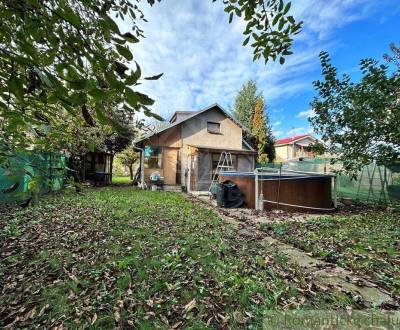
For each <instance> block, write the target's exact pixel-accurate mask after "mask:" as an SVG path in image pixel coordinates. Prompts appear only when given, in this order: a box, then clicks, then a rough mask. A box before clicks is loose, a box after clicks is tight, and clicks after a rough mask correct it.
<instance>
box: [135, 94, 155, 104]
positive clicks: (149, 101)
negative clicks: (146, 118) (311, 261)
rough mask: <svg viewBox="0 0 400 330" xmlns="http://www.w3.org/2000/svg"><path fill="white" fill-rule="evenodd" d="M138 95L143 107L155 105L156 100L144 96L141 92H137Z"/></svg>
mask: <svg viewBox="0 0 400 330" xmlns="http://www.w3.org/2000/svg"><path fill="white" fill-rule="evenodd" d="M136 95H137V96H138V97H139V102H140V103H141V104H143V105H153V104H154V100H153V99H151V98H150V97H148V96H147V95H146V94H142V93H139V92H136Z"/></svg>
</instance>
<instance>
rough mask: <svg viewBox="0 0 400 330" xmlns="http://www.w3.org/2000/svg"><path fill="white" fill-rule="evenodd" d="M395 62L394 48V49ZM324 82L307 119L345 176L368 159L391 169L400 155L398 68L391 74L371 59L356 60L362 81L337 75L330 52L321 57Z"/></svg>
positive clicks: (392, 60)
mask: <svg viewBox="0 0 400 330" xmlns="http://www.w3.org/2000/svg"><path fill="white" fill-rule="evenodd" d="M392 49H393V51H394V55H393V57H387V58H388V59H389V58H390V59H391V61H390V62H392V63H395V64H396V62H395V59H396V56H397V58H399V52H396V50H397V49H398V48H397V47H392ZM320 60H321V66H322V73H323V78H324V79H323V80H322V81H320V80H318V81H315V82H314V87H315V88H316V90H317V92H318V96H317V97H316V98H315V99H314V100H313V102H312V107H313V110H314V112H315V116H314V117H312V118H311V119H310V121H311V124H312V125H313V128H314V130H315V132H316V133H318V134H320V135H321V137H322V140H323V141H326V142H327V143H328V151H329V152H330V153H332V154H333V155H335V156H336V158H335V159H334V160H333V161H336V160H339V161H341V162H342V164H343V169H344V171H346V172H347V173H349V174H351V175H353V176H356V175H357V173H358V171H359V170H360V169H361V168H362V167H363V166H364V165H367V164H369V163H371V162H372V161H376V162H378V163H379V164H384V165H390V164H391V163H393V162H394V161H396V160H398V159H399V157H400V129H399V127H400V67H397V68H395V69H394V72H393V73H392V72H391V71H390V70H389V67H388V65H383V64H378V62H377V61H375V60H373V59H363V60H361V61H360V69H361V72H362V77H361V80H360V81H359V82H357V83H354V82H352V81H351V80H350V76H349V75H347V74H345V75H343V77H342V78H339V77H338V76H337V69H336V68H335V67H333V66H332V64H331V61H330V58H329V54H328V53H326V52H322V53H321V54H320Z"/></svg>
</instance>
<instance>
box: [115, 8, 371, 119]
mask: <svg viewBox="0 0 400 330" xmlns="http://www.w3.org/2000/svg"><path fill="white" fill-rule="evenodd" d="M375 4H376V1H374V0H332V1H321V0H298V1H294V2H293V14H294V16H295V17H296V18H298V19H301V20H303V21H304V29H303V32H302V33H301V34H300V35H299V36H298V37H297V38H296V40H295V49H294V50H295V53H294V55H292V56H290V57H289V58H287V61H286V63H285V65H284V66H281V65H280V64H277V63H272V62H270V63H268V65H267V66H265V65H264V62H263V61H258V62H255V63H254V62H253V61H252V49H250V47H243V46H242V41H243V39H244V37H243V35H242V31H243V27H244V26H243V21H242V20H239V19H234V21H233V23H232V25H229V24H228V22H227V21H228V17H227V15H226V13H225V12H224V11H223V5H222V2H215V3H213V2H211V1H198V0H186V1H175V0H163V1H161V3H157V4H156V5H154V6H153V7H150V6H147V5H143V7H144V8H143V9H144V14H145V17H146V18H147V19H148V21H149V23H143V24H142V25H141V28H142V29H143V30H144V33H145V36H146V38H145V39H143V40H141V42H139V43H138V44H136V45H135V46H134V47H133V54H134V57H135V60H137V62H138V63H139V64H140V66H141V68H142V72H143V75H144V76H150V75H154V74H158V73H161V72H163V73H164V76H163V77H162V78H161V79H160V80H159V81H144V82H143V84H142V85H141V86H140V87H139V88H140V90H141V91H143V92H145V93H147V94H149V95H150V96H151V97H153V98H154V99H155V100H156V103H155V105H154V109H155V110H156V112H158V113H159V114H161V115H162V116H164V117H169V116H170V115H171V113H173V112H174V111H176V110H182V109H186V110H196V109H200V108H203V107H205V106H207V105H209V104H212V103H215V102H218V103H220V104H221V105H222V106H224V107H226V108H229V106H230V105H231V104H233V101H234V97H235V95H236V93H237V91H238V90H239V89H240V87H241V85H242V84H243V83H244V82H246V80H248V79H250V78H252V79H255V80H256V82H257V84H258V86H259V88H260V89H261V90H262V92H263V93H264V96H265V99H266V102H267V105H268V104H270V103H273V102H274V101H277V100H285V99H288V98H290V97H293V96H296V95H298V94H300V93H302V92H304V91H307V90H312V89H313V88H312V84H311V80H310V79H311V78H310V76H309V72H310V71H311V70H313V69H315V68H318V67H319V60H318V53H319V52H320V51H321V50H323V49H328V50H329V49H334V47H336V46H337V41H336V40H333V39H332V38H331V37H330V36H331V34H332V32H333V31H334V30H335V29H336V28H338V27H341V26H343V25H345V24H348V23H350V22H352V21H355V20H359V19H363V18H365V17H367V16H368V15H373V14H374V11H373V8H374V6H375ZM121 25H124V23H122V24H121ZM123 27H124V26H123ZM125 29H126V26H125ZM271 111H272V113H278V112H281V111H282V110H281V109H276V108H273V110H271ZM299 115H300V114H299ZM304 116H305V115H304ZM302 117H303V116H299V118H302ZM275 120H276V118H275Z"/></svg>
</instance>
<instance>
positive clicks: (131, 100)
mask: <svg viewBox="0 0 400 330" xmlns="http://www.w3.org/2000/svg"><path fill="white" fill-rule="evenodd" d="M125 95H126V99H127V102H128V104H129V105H130V106H131V107H136V106H137V104H138V102H139V100H140V98H139V96H138V95H137V93H135V92H134V91H133V90H132V89H130V88H129V87H127V88H126V89H125Z"/></svg>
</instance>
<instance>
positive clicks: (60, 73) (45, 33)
mask: <svg viewBox="0 0 400 330" xmlns="http://www.w3.org/2000/svg"><path fill="white" fill-rule="evenodd" d="M146 2H147V3H149V4H150V5H153V4H154V3H155V2H156V1H155V0H147V1H146ZM223 2H224V5H225V11H226V12H227V13H228V14H229V22H232V19H233V16H234V15H236V16H238V17H241V19H243V20H244V22H246V28H245V31H244V34H245V40H244V43H243V44H244V45H246V44H248V43H249V42H250V44H251V47H252V48H253V49H254V58H253V59H254V60H257V59H259V58H261V57H262V58H264V60H265V61H268V60H273V61H275V60H277V59H279V62H280V63H281V64H283V63H284V61H285V56H288V55H290V54H291V53H292V52H291V50H290V49H291V45H292V42H293V39H292V37H293V36H294V35H295V34H297V33H299V32H300V30H301V24H302V23H301V22H300V23H297V22H295V20H294V18H293V16H290V7H291V4H290V2H287V3H286V2H284V1H283V0H255V1H254V0H243V1H236V0H227V1H225V0H224V1H223ZM138 3H139V0H136V1H132V0H118V1H116V0H94V1H84V0H64V1H58V0H21V1H16V0H6V1H2V2H1V3H0V20H1V24H0V137H1V143H0V157H1V156H7V155H8V154H10V153H11V154H12V153H14V152H15V150H16V149H25V148H36V149H43V150H46V151H48V150H49V149H50V148H53V149H58V150H61V149H62V148H63V145H64V144H65V143H66V141H68V140H69V141H70V140H71V139H73V138H74V135H71V133H72V132H71V130H70V129H69V124H70V123H71V122H74V121H78V122H79V123H80V122H81V121H84V123H85V125H88V126H89V127H97V128H100V129H101V127H102V126H109V127H111V128H112V130H114V131H118V130H121V127H120V125H119V123H118V121H116V120H114V118H113V117H112V116H110V115H109V113H108V111H107V109H108V108H107V107H108V105H109V104H110V103H114V104H118V107H119V109H120V110H122V111H124V112H125V113H129V114H134V113H137V112H139V111H142V112H144V114H145V115H146V116H153V117H155V118H157V119H160V120H161V119H162V118H160V117H159V116H158V115H157V114H155V113H153V112H152V110H151V106H152V105H153V103H154V100H152V99H151V98H150V97H148V96H147V95H145V94H142V93H140V92H138V91H137V90H136V86H137V85H138V84H140V80H141V79H147V80H157V79H159V78H160V77H161V76H162V74H158V75H155V76H152V77H146V78H142V75H141V68H140V66H139V65H138V64H137V63H136V62H134V59H133V54H132V52H131V50H130V48H129V45H130V44H134V43H137V42H139V41H140V39H141V38H142V37H143V31H142V30H141V29H140V28H139V27H138V24H139V23H140V22H141V21H145V18H144V15H143V13H142V11H141V10H140V8H139V7H138V5H137V4H138ZM117 20H118V21H120V20H123V21H124V22H125V23H126V24H125V25H128V26H129V30H127V31H121V30H120V28H119V26H118V24H117ZM79 125H80V124H79ZM79 125H78V126H79ZM90 130H91V129H89V130H88V131H90ZM95 130H96V129H95ZM75 136H76V135H75ZM49 137H51V139H50V138H49ZM48 141H51V145H50V144H49V143H47V142H48ZM90 143H91V142H90V141H88V144H90ZM89 146H90V145H89ZM2 159H4V158H2Z"/></svg>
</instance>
